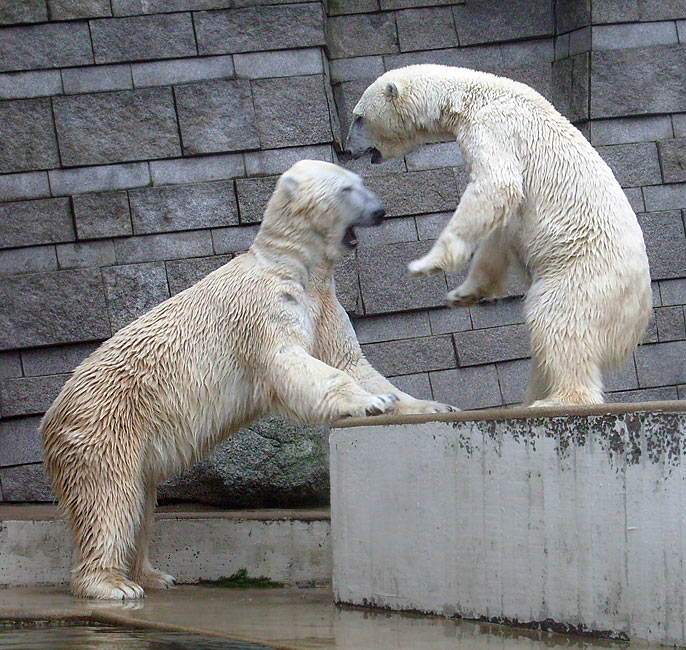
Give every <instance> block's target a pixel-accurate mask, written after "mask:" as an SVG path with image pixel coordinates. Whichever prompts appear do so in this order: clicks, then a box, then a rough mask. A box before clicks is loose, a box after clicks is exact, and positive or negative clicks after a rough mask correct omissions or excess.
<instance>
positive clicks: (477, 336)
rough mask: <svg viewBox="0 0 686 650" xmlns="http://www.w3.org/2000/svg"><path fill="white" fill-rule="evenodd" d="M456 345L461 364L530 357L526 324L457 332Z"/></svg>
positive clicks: (477, 363)
mask: <svg viewBox="0 0 686 650" xmlns="http://www.w3.org/2000/svg"><path fill="white" fill-rule="evenodd" d="M453 336H454V337H455V345H456V347H457V358H458V361H459V363H460V366H474V365H479V364H482V363H493V362H494V361H509V360H511V359H522V358H524V357H528V356H529V354H530V352H529V334H528V332H527V328H526V326H525V325H505V326H504V327H489V328H488V329H482V330H474V331H471V332H469V331H468V332H457V333H456V334H454V335H453Z"/></svg>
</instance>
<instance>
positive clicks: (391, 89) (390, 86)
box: [383, 81, 400, 99]
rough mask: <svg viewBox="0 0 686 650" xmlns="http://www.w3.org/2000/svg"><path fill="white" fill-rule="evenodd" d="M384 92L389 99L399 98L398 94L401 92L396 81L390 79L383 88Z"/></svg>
mask: <svg viewBox="0 0 686 650" xmlns="http://www.w3.org/2000/svg"><path fill="white" fill-rule="evenodd" d="M383 94H384V96H385V97H387V98H388V99H398V95H399V94H400V92H399V90H398V86H397V84H396V83H395V81H389V82H388V83H387V84H386V87H385V88H384V89H383Z"/></svg>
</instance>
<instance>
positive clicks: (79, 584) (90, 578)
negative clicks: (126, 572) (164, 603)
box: [71, 571, 145, 600]
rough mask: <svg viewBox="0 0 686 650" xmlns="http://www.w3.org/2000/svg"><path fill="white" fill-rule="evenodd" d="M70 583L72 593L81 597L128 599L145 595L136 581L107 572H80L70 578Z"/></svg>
mask: <svg viewBox="0 0 686 650" xmlns="http://www.w3.org/2000/svg"><path fill="white" fill-rule="evenodd" d="M71 585H72V590H73V592H74V594H75V595H76V596H79V597H81V598H98V599H101V600H129V599H135V598H143V597H144V596H145V591H143V587H141V586H140V585H139V584H138V583H136V582H133V580H128V579H127V578H124V577H122V576H118V575H115V574H112V573H109V572H100V571H99V572H97V573H86V574H81V575H80V576H77V577H75V578H74V580H72V583H71Z"/></svg>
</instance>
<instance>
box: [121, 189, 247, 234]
mask: <svg viewBox="0 0 686 650" xmlns="http://www.w3.org/2000/svg"><path fill="white" fill-rule="evenodd" d="M129 203H130V204H131V220H132V221H133V231H134V234H136V235H140V234H147V233H154V232H173V231H177V230H197V229H200V228H210V227H221V226H232V225H237V224H238V207H237V206H236V195H235V193H234V189H233V181H213V182H211V183H195V184H192V185H171V186H165V187H145V188H142V189H139V190H130V191H129Z"/></svg>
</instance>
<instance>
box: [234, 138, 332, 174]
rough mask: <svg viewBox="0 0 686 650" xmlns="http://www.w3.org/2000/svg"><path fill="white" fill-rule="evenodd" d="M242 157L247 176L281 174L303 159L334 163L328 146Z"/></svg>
mask: <svg viewBox="0 0 686 650" xmlns="http://www.w3.org/2000/svg"><path fill="white" fill-rule="evenodd" d="M243 157H244V159H245V172H246V174H247V175H248V176H264V175H268V174H281V173H283V172H285V171H286V170H287V169H288V168H289V167H290V166H291V165H293V164H295V163H296V162H298V160H302V159H304V158H307V159H309V160H324V161H325V162H334V158H333V150H332V148H331V145H328V144H318V145H310V146H308V147H292V148H289V149H266V150H262V151H248V152H246V153H245V154H244V156H243Z"/></svg>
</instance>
